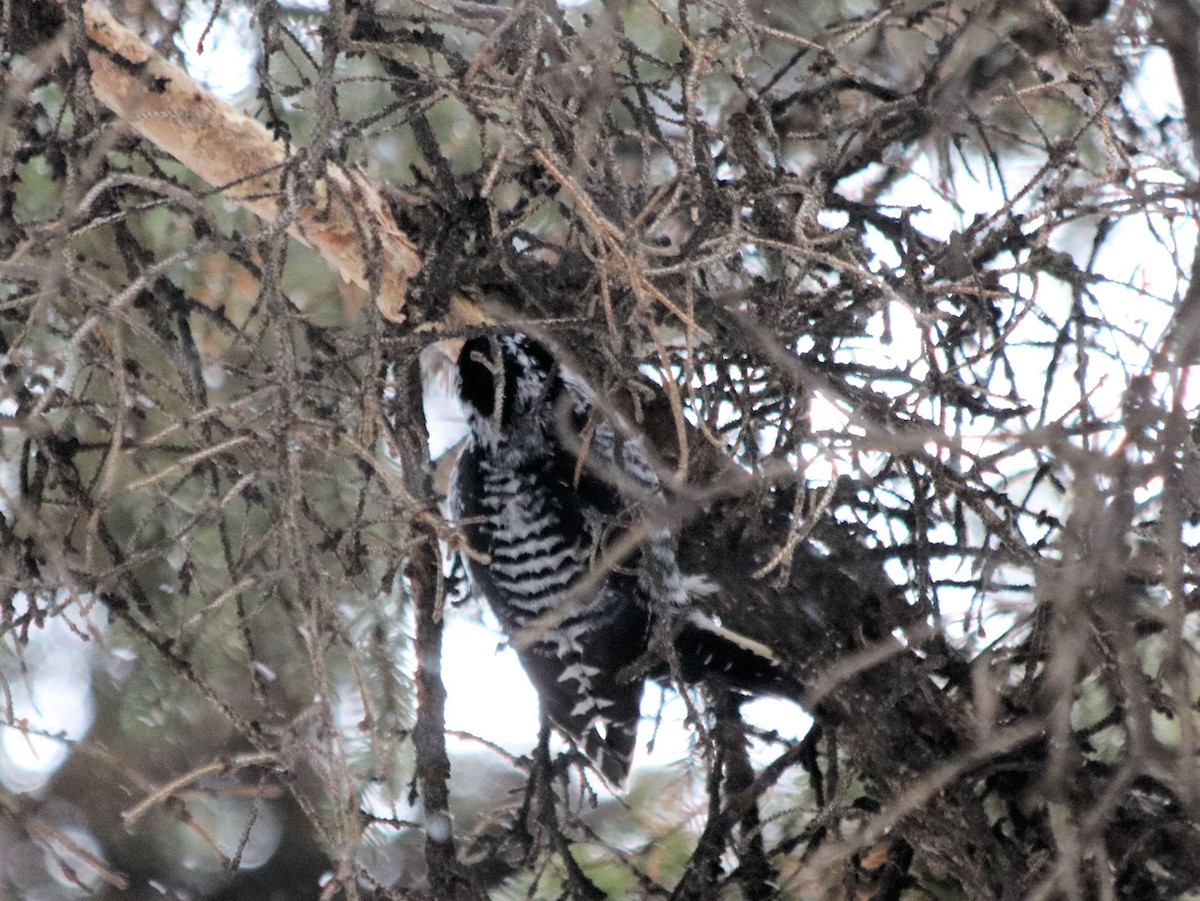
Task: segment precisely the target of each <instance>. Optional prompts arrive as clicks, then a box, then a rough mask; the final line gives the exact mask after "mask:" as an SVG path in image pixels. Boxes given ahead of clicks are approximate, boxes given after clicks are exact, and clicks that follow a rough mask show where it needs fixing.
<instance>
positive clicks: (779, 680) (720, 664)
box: [675, 612, 804, 701]
mask: <svg viewBox="0 0 1200 901" xmlns="http://www.w3.org/2000/svg"><path fill="white" fill-rule="evenodd" d="M675 653H676V654H677V655H678V658H679V665H680V669H681V673H680V675H682V676H683V679H684V681H685V682H710V683H714V684H717V685H723V686H725V687H727V688H733V689H736V690H738V691H746V692H750V693H752V694H768V695H778V696H780V697H785V698H790V699H792V700H797V701H798V700H800V698H801V696H802V695H803V692H804V686H803V685H801V684H800V682H799V681H798V680H796V679H795V678H793V677H792V676H790V675H789V674H788V673H787V671H786V670H785V669H784V668H783V665H782V663H781V661H780V660H779V658H778V657H776V656H775V654H774V653H773V652H772V651H771V649H770V648H768V647H767V646H766V645H764V644H762V643H760V642H757V641H754V640H753V639H751V638H747V637H746V636H744V635H740V634H738V633H737V632H733V631H731V630H729V629H725V628H723V627H721V626H719V625H717V624H716V623H715V622H713V621H712V620H710V619H708V618H707V617H705V616H703V615H702V614H699V613H696V612H693V613H691V614H689V616H688V618H687V619H686V620H685V621H684V624H683V626H682V628H681V629H680V630H679V632H678V634H677V635H676V637H675Z"/></svg>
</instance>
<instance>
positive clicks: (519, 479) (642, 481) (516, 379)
mask: <svg viewBox="0 0 1200 901" xmlns="http://www.w3.org/2000/svg"><path fill="white" fill-rule="evenodd" d="M457 390H458V396H459V399H460V400H461V402H462V405H463V408H464V411H465V412H466V415H467V421H468V424H469V426H470V434H469V437H468V441H467V445H466V447H465V449H464V451H463V454H462V457H461V458H460V460H459V462H458V466H457V469H456V472H455V477H454V482H453V486H452V491H451V507H452V512H453V515H454V517H455V518H456V520H457V521H458V523H459V526H460V529H461V532H462V534H463V536H464V538H465V540H466V544H467V546H468V548H469V549H470V553H469V554H467V555H465V560H466V568H467V573H468V576H469V577H470V581H471V585H472V588H473V590H474V591H475V593H476V594H478V595H481V596H482V597H483V598H484V599H486V600H487V602H488V604H489V605H490V606H491V608H492V610H493V611H494V612H495V614H496V617H497V618H498V619H499V620H500V623H501V626H502V627H503V629H504V631H505V633H506V634H507V635H508V636H509V638H510V639H511V641H512V642H513V644H514V646H515V647H516V648H517V653H518V655H519V656H520V659H521V663H522V665H523V666H524V667H525V671H526V673H527V674H528V675H529V679H530V681H531V682H532V683H533V685H534V688H535V689H536V690H537V692H538V695H539V697H540V699H541V703H542V708H543V712H544V713H545V714H546V715H547V716H549V718H550V720H551V721H552V722H553V723H554V724H555V725H556V726H558V727H559V728H560V729H562V730H563V732H565V733H566V734H567V735H568V736H569V737H570V738H571V739H572V740H574V741H575V742H577V743H579V744H580V745H581V746H582V747H583V749H584V751H585V752H586V753H587V755H588V757H589V758H591V760H592V761H593V762H594V763H595V764H596V766H597V767H598V768H599V769H600V771H601V772H602V773H603V774H604V776H605V777H606V778H607V779H609V780H610V781H612V782H613V783H615V784H618V785H619V784H621V783H623V782H624V780H625V778H626V776H627V775H628V772H629V767H630V763H631V760H632V757H633V750H634V746H635V743H636V740H637V728H638V718H639V709H640V705H641V698H642V688H643V683H644V678H643V677H636V678H630V677H629V673H628V670H629V669H630V668H631V666H632V664H634V663H635V662H641V663H643V664H648V666H646V667H645V669H647V670H649V671H650V672H651V675H654V676H657V677H659V678H664V679H665V678H668V677H669V675H670V670H669V667H668V666H667V664H666V662H665V661H664V660H662V659H651V660H649V661H646V660H643V659H642V658H643V657H644V656H645V655H646V654H647V652H651V651H652V648H654V647H655V646H656V642H655V641H654V636H655V635H656V634H657V635H661V634H663V632H664V629H665V630H666V634H668V635H669V636H670V637H669V639H668V640H669V641H670V642H671V645H670V646H673V648H674V651H675V654H676V657H677V662H678V664H679V665H678V668H677V671H678V672H679V673H680V674H681V675H682V676H683V678H685V679H687V680H688V681H699V680H701V679H710V680H718V681H721V682H723V683H724V684H727V685H730V686H732V687H734V688H740V689H745V690H750V691H769V692H773V693H774V692H778V693H785V694H794V693H795V691H796V690H798V687H797V686H796V685H795V683H794V682H792V681H791V680H790V679H788V677H787V676H786V674H785V673H784V672H783V671H782V669H781V668H780V667H779V665H778V662H777V661H776V659H775V658H774V656H773V655H772V654H771V652H770V651H769V650H768V649H767V648H765V647H763V646H762V645H760V644H758V643H756V642H753V641H750V640H749V639H746V638H744V637H742V636H739V635H736V634H734V633H731V632H729V631H727V630H725V629H722V628H720V627H719V626H717V625H716V624H715V623H713V622H712V621H711V620H709V619H707V618H706V617H704V616H702V615H700V614H699V613H698V612H697V611H694V610H692V609H690V607H689V599H688V595H687V592H686V590H685V583H684V579H683V578H682V576H681V574H680V572H679V568H678V565H677V563H676V560H675V553H674V545H673V543H672V536H671V534H670V532H669V531H668V530H667V529H666V528H665V527H664V526H663V525H662V523H663V522H664V519H663V517H662V515H661V514H662V513H663V511H664V503H665V501H664V498H663V492H662V490H661V488H660V485H659V482H658V479H657V477H656V476H655V473H654V470H653V469H652V467H651V466H650V465H649V463H648V461H647V457H646V454H645V451H644V449H643V446H642V444H641V442H640V441H639V440H638V439H636V438H633V437H629V436H618V435H617V433H616V432H615V431H614V429H613V428H612V426H611V424H610V423H608V422H607V421H604V420H597V421H593V419H592V414H593V412H594V410H593V407H594V395H593V392H592V391H591V389H590V387H589V386H588V385H587V384H586V383H585V382H583V381H582V380H581V379H579V378H578V377H576V376H574V375H572V374H571V373H568V372H565V371H564V370H563V369H562V368H561V367H560V366H559V365H558V363H557V361H556V360H555V358H554V356H553V354H552V353H551V352H550V350H549V349H548V348H547V347H546V346H545V345H544V344H542V343H541V342H539V341H536V340H534V339H532V338H530V337H527V336H525V335H521V334H502V335H497V336H484V337H480V338H474V339H472V340H470V341H467V342H466V344H465V345H464V346H463V348H462V350H461V352H460V354H459V359H458V367H457ZM630 534H631V535H634V536H636V537H637V538H638V540H637V547H636V548H635V549H634V551H633V552H632V553H631V554H630V555H628V556H626V557H625V559H622V560H618V561H613V560H609V559H606V558H607V556H608V555H607V553H606V549H607V548H608V547H609V546H611V545H612V544H613V543H614V542H613V536H620V535H630ZM657 644H665V643H664V642H662V641H661V640H660V641H659V642H658V643H657ZM661 656H662V655H659V657H660V658H661ZM652 657H653V654H652ZM642 668H643V667H637V668H635V669H639V670H640V669H642Z"/></svg>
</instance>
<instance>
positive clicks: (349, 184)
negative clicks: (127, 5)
mask: <svg viewBox="0 0 1200 901" xmlns="http://www.w3.org/2000/svg"><path fill="white" fill-rule="evenodd" d="M83 17H84V27H85V30H86V32H87V36H88V38H89V40H90V41H91V47H90V48H89V50H88V62H89V64H90V65H91V69H92V90H93V91H94V92H95V94H96V97H97V98H98V99H99V100H100V101H101V102H102V103H104V104H105V105H106V106H107V107H108V108H109V109H111V110H112V111H113V112H114V113H116V114H117V115H118V116H119V117H120V118H121V120H122V121H123V122H125V123H127V124H128V125H130V126H131V127H132V128H133V129H134V130H135V131H137V132H138V134H140V135H141V136H142V137H144V138H146V140H148V141H150V142H152V143H153V144H154V145H155V146H156V147H158V148H159V149H160V150H162V151H163V152H165V153H169V154H170V155H171V156H173V157H174V158H175V159H176V160H178V161H179V162H180V163H182V164H183V165H184V166H186V167H187V168H188V169H190V170H191V171H193V172H195V173H196V174H197V175H199V176H200V177H201V178H203V179H204V180H205V181H207V182H209V183H210V184H212V185H215V186H216V187H217V188H218V189H219V190H220V191H221V192H222V193H223V194H224V195H225V196H226V197H228V198H229V199H230V200H233V201H236V202H237V203H239V204H241V205H242V206H244V207H246V209H248V210H250V211H251V212H253V213H254V214H255V215H256V216H258V217H260V218H261V219H263V220H264V221H266V222H268V223H273V222H277V221H280V220H282V221H283V223H284V224H285V225H286V227H287V230H288V234H290V235H291V236H292V237H294V238H296V239H297V240H298V241H301V242H303V243H304V244H306V245H307V246H309V247H311V248H312V249H313V250H315V251H316V252H317V253H319V254H320V255H321V256H322V257H324V258H325V259H326V260H327V261H329V262H330V263H331V264H332V265H334V266H335V267H337V270H338V271H339V272H340V273H341V275H342V278H343V279H345V280H346V281H348V282H352V283H354V284H355V285H357V286H358V287H360V288H362V289H364V290H367V291H370V292H371V295H372V297H373V298H374V300H375V304H376V306H377V307H378V308H379V312H380V313H382V314H383V315H384V317H385V318H387V319H390V320H392V321H393V322H402V321H403V320H404V300H405V285H406V283H407V281H408V278H409V277H410V276H411V275H413V274H414V273H416V272H417V271H418V270H419V269H420V267H421V259H420V257H419V256H418V254H417V251H416V248H415V247H414V245H413V243H412V241H410V240H409V238H408V236H407V235H405V234H404V232H402V231H401V230H400V227H399V226H398V225H397V224H396V221H395V219H394V218H393V217H392V214H391V212H390V210H389V209H388V207H387V204H386V203H385V202H384V200H383V198H382V196H381V195H380V194H379V192H378V191H377V190H376V189H375V187H374V186H373V185H372V184H371V182H370V181H369V180H368V179H367V178H365V177H364V176H363V175H362V173H360V172H359V171H357V170H356V169H350V168H334V167H332V166H326V167H325V169H324V173H323V176H322V177H321V178H318V179H315V180H314V181H312V182H311V184H309V185H306V186H305V188H304V189H302V190H301V189H298V186H297V185H296V183H295V182H296V179H295V177H294V176H295V175H296V174H297V173H296V171H295V167H294V165H291V161H292V160H294V158H295V154H294V153H289V151H288V148H287V147H285V146H284V145H283V144H282V143H281V142H279V141H276V140H275V139H274V138H272V137H271V135H270V133H269V132H268V131H267V129H266V128H265V127H263V125H262V124H260V123H259V122H257V121H256V120H254V119H251V118H250V117H249V116H246V115H243V114H242V113H240V112H238V111H237V110H235V109H234V108H233V107H232V106H230V105H229V104H228V103H226V102H225V101H223V100H221V99H220V98H219V97H217V96H216V95H214V94H212V93H211V92H209V91H208V90H207V89H205V88H203V87H201V86H200V85H199V84H197V83H196V82H195V81H193V80H192V79H191V78H190V77H189V76H188V75H187V74H186V73H185V72H183V70H181V69H180V68H178V67H177V66H175V65H173V64H171V63H169V62H168V61H167V60H165V59H164V58H163V57H162V56H160V55H159V54H158V53H156V52H155V51H154V50H152V49H151V48H150V47H148V46H147V45H146V44H145V42H143V41H142V40H141V38H139V37H138V36H137V35H135V34H134V33H133V32H131V31H129V30H128V29H126V28H125V27H124V26H122V25H121V24H120V23H119V22H117V21H116V20H115V19H113V18H112V16H110V15H109V14H108V13H107V12H106V11H105V10H103V9H101V8H100V7H99V6H97V5H96V4H95V3H92V2H87V3H84V4H83Z"/></svg>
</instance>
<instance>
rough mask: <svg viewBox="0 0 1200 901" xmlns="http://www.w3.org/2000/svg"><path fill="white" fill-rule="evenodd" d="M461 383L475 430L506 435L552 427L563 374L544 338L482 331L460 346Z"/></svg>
mask: <svg viewBox="0 0 1200 901" xmlns="http://www.w3.org/2000/svg"><path fill="white" fill-rule="evenodd" d="M457 387H458V397H459V400H461V401H462V404H463V408H464V409H465V411H466V413H467V419H468V421H469V423H470V425H471V429H472V431H473V432H474V433H475V434H476V435H478V436H479V437H481V438H485V439H493V440H507V439H510V438H513V437H516V436H519V435H524V434H530V435H531V436H532V435H533V434H541V433H543V432H544V431H545V430H546V429H548V428H550V427H552V425H553V421H554V415H555V405H556V403H557V402H558V399H559V397H560V396H561V394H562V389H563V380H562V376H561V374H560V372H559V367H558V363H557V362H556V361H555V359H554V355H553V354H551V353H550V350H549V349H548V348H547V347H546V346H545V345H544V344H541V343H540V342H538V341H536V340H534V339H533V338H529V337H527V336H525V335H521V334H508V335H483V336H481V337H478V338H472V339H471V340H470V341H468V342H466V344H464V345H463V347H462V350H461V351H460V352H459V355H458V378H457Z"/></svg>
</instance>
